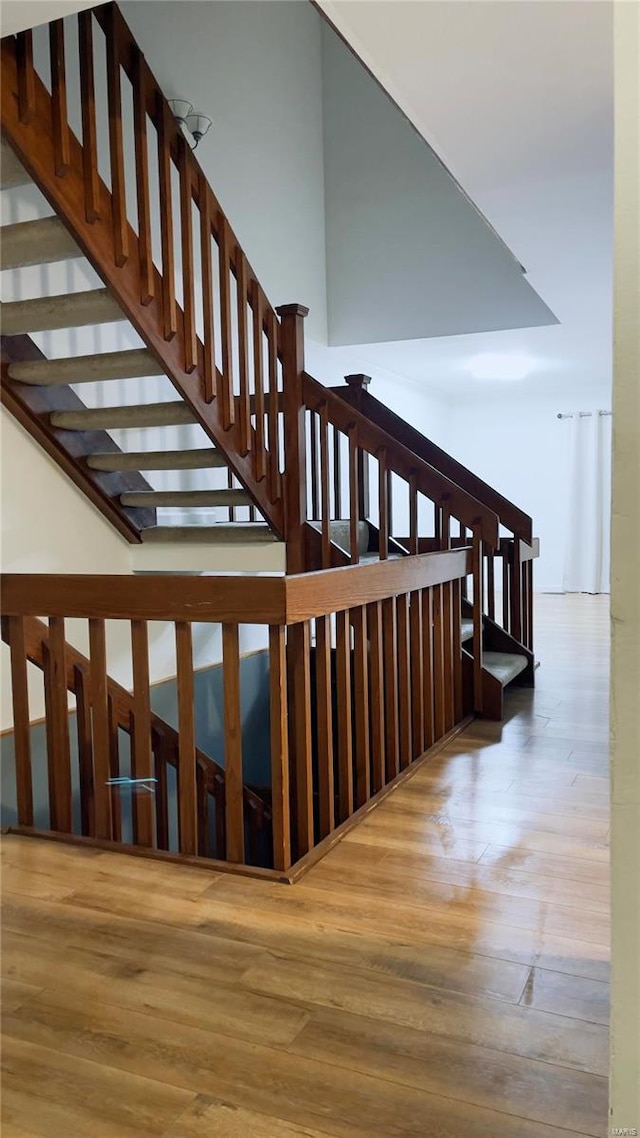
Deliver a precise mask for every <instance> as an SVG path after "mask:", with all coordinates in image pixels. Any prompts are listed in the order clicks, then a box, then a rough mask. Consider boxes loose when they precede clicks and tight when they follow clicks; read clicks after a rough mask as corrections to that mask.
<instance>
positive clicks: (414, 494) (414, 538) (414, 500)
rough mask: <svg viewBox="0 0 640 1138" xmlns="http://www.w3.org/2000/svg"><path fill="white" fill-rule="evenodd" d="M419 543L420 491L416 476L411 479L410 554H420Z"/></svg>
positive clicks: (413, 475)
mask: <svg viewBox="0 0 640 1138" xmlns="http://www.w3.org/2000/svg"><path fill="white" fill-rule="evenodd" d="M419 548H420V547H419V542H418V489H417V479H416V475H415V474H412V475H411V478H410V479H409V553H414V554H415V553H418V552H419Z"/></svg>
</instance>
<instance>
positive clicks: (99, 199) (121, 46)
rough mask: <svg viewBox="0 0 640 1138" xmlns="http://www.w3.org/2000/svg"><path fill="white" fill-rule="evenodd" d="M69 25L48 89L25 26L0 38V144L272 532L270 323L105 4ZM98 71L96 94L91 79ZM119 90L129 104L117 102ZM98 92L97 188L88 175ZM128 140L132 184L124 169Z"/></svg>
mask: <svg viewBox="0 0 640 1138" xmlns="http://www.w3.org/2000/svg"><path fill="white" fill-rule="evenodd" d="M77 27H78V36H77V39H74V40H73V42H72V40H71V37H70V36H68V35H67V29H66V27H65V21H63V20H56V21H54V22H53V23H51V24H50V25H49V28H48V34H49V46H50V60H51V93H50V92H49V90H48V88H47V86H46V85H45V83H44V82H43V79H42V77H41V76H40V75H39V74H38V73H37V70H36V67H35V65H34V52H33V33H32V31H25V32H20V33H19V34H18V35H16V36H8V37H6V38H5V39H3V41H2V133H3V137H5V138H6V139H7V140H8V142H9V143H10V145H11V147H12V148H13V149H14V150H15V152H16V154H17V155H18V157H19V159H20V161H21V163H22V164H23V165H24V166H25V168H26V169H27V171H28V173H29V174H30V175H31V177H32V178H33V180H34V181H35V183H36V184H37V185H38V186H39V188H40V189H41V190H42V191H43V193H44V194H45V196H46V197H47V198H48V200H49V202H50V204H51V206H52V207H53V209H54V210H55V213H56V214H57V216H58V217H59V218H60V219H61V220H62V221H63V222H64V225H65V226H66V227H67V229H68V230H69V231H70V233H71V234H72V236H73V237H74V239H75V240H76V242H77V243H78V245H79V246H80V248H81V250H82V251H83V253H84V254H85V256H86V257H87V258H88V260H89V262H90V263H91V264H92V265H93V267H94V268H95V270H96V271H97V272H98V274H99V275H100V277H101V278H102V280H103V281H104V283H105V285H106V286H107V288H108V290H109V292H110V293H111V295H112V297H113V298H114V299H115V300H116V301H117V304H118V305H119V307H120V309H121V310H122V312H123V314H124V317H126V318H127V319H128V320H129V321H130V322H131V324H132V325H133V326H134V328H135V329H136V331H137V332H138V333H139V335H140V337H141V338H142V340H143V342H144V343H145V345H146V347H147V349H148V350H149V351H150V352H151V353H152V354H153V356H154V357H155V359H156V360H157V362H158V365H159V370H160V371H162V372H163V373H165V374H166V375H167V376H168V377H169V379H170V380H171V381H172V383H173V384H174V386H175V388H176V389H177V391H178V392H179V394H180V396H181V397H182V399H183V400H184V401H185V403H186V404H187V406H188V407H189V408H190V409H191V411H192V412H193V414H194V416H195V420H196V421H197V422H198V423H199V424H200V425H201V426H202V427H203V429H204V430H205V432H206V433H207V435H208V436H209V438H210V439H211V441H212V442H213V443H214V444H215V446H216V447H217V448H218V449H219V450H220V451H221V452H222V453H223V454H224V456H225V457H226V459H227V461H228V464H229V467H230V468H231V470H232V472H233V474H234V475H235V476H236V478H237V479H238V480H239V482H240V483H241V485H242V486H243V487H244V488H245V489H246V491H247V493H248V494H249V496H250V498H251V500H252V501H253V502H254V504H255V506H256V507H257V508H258V510H259V511H260V513H261V514H262V515H263V516H264V518H265V519H266V520H267V522H268V523H269V525H270V527H271V528H272V530H273V532H274V533H275V534H276V535H277V536H278V537H281V538H282V537H284V530H285V508H284V495H283V489H282V472H283V470H284V466H285V460H284V448H283V440H282V439H281V437H280V433H279V425H278V409H279V405H280V403H281V399H282V365H281V362H280V357H281V354H282V353H281V345H280V337H281V328H280V321H279V319H278V316H277V315H276V313H275V311H274V309H273V308H272V307H271V305H270V304H269V301H268V300H267V298H266V296H265V293H264V291H263V289H262V288H261V286H260V283H259V281H258V279H257V277H256V274H255V273H254V271H253V269H252V268H251V265H250V264H249V262H248V260H247V258H246V256H245V254H244V252H243V250H242V248H241V247H240V244H239V242H238V240H237V238H236V236H235V234H234V233H233V230H232V229H231V226H230V225H229V222H228V220H227V218H226V216H225V214H224V213H223V211H222V209H221V207H220V205H219V203H218V201H217V199H216V197H215V195H214V193H213V191H212V189H211V187H210V186H209V184H208V182H207V179H206V177H205V175H204V173H203V171H202V170H201V168H200V166H199V164H198V162H197V160H196V158H195V156H194V154H193V153H192V151H191V150H190V148H189V146H188V144H187V142H186V140H185V138H184V136H183V135H182V133H181V131H180V128H179V126H178V124H177V122H176V120H175V118H174V117H173V115H172V113H171V111H170V108H169V105H168V103H167V101H166V99H165V98H164V95H163V93H162V91H161V89H160V87H159V85H158V83H157V82H156V79H155V78H154V76H153V74H152V72H151V70H150V68H149V66H148V64H147V63H146V61H145V58H144V56H143V54H142V52H141V50H140V48H139V47H138V46H137V44H136V42H135V40H134V38H133V36H132V34H131V32H130V30H129V28H128V26H127V24H126V22H125V20H124V18H123V16H122V14H121V12H120V10H119V9H118V7H117V5H116V4H106V5H103V6H102V7H98V8H95V9H92V10H86V11H83V12H80V13H79V14H78V16H77ZM71 52H73V57H72V56H71ZM98 63H99V64H100V67H101V68H102V67H103V66H104V67H106V74H107V90H106V94H102V93H101V91H100V89H99V86H98V85H97V83H96V80H95V75H96V73H97V70H98V68H97V65H98ZM125 83H126V84H127V85H128V84H130V85H131V99H123V86H124V85H125ZM101 97H103V98H104V99H105V101H106V109H107V113H108V122H109V137H108V152H109V164H110V169H111V185H110V187H108V186H107V185H106V184H105V182H104V181H103V179H102V177H101V175H100V172H99V144H100V138H99V128H98V117H97V112H96V104H97V101H98V100H99V99H100V98H101ZM72 101H78V102H79V103H80V105H81V113H82V139H81V140H80V139H78V138H77V137H76V135H75V134H74V132H73V130H72V129H71V126H70V125H69V114H68V108H69V105H70V103H71V102H72ZM129 119H130V121H128V120H129ZM129 135H130V136H132V137H133V139H134V154H133V156H132V160H133V162H134V165H135V185H134V186H132V185H131V184H130V182H129V181H128V180H127V178H126V168H125V166H126V160H127V157H128V156H127V155H126V154H125V142H124V139H125V137H127V136H129ZM150 146H153V149H154V150H155V151H156V154H157V162H154V163H150V161H149V150H150ZM152 166H153V170H152ZM178 268H180V269H181V273H180V277H181V282H180V281H178V287H176V280H177V272H178ZM180 292H181V294H182V299H181V302H179V299H178V296H179V293H180ZM129 538H130V540H136V536H135V534H134V533H131V534H129Z"/></svg>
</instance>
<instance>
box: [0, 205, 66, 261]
mask: <svg viewBox="0 0 640 1138" xmlns="http://www.w3.org/2000/svg"><path fill="white" fill-rule="evenodd" d="M82 255H83V254H82V250H81V249H80V248H79V247H78V245H77V244H76V242H75V241H74V239H73V237H72V236H71V234H70V233H69V231H68V229H65V227H64V225H63V224H62V222H61V221H60V218H59V217H39V218H36V219H35V220H34V221H18V222H14V223H13V224H12V225H3V226H2V229H1V230H0V268H1V269H21V268H26V267H27V266H29V265H48V264H52V263H53V262H55V261H66V260H69V259H71V258H74V257H82Z"/></svg>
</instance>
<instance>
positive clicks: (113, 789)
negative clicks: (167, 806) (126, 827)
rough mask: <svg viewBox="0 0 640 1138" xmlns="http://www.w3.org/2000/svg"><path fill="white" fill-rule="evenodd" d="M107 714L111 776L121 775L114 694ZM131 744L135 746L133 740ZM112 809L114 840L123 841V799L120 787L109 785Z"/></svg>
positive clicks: (108, 700)
mask: <svg viewBox="0 0 640 1138" xmlns="http://www.w3.org/2000/svg"><path fill="white" fill-rule="evenodd" d="M107 708H108V710H107V715H108V725H109V776H110V777H111V778H112V779H114V778H119V777H120V741H119V736H118V716H117V714H116V707H115V703H114V699H113V696H112V695H109V696H108V697H107ZM131 745H132V746H133V740H132V743H131ZM108 790H109V796H110V800H111V801H110V811H111V834H110V837H111V838H112V839H113V841H114V842H121V841H122V801H121V797H120V793H121V792H120V787H119V786H110V787H108Z"/></svg>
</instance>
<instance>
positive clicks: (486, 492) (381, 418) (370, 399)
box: [331, 385, 533, 545]
mask: <svg viewBox="0 0 640 1138" xmlns="http://www.w3.org/2000/svg"><path fill="white" fill-rule="evenodd" d="M331 390H332V391H333V392H334V394H336V395H338V396H339V397H340V399H342V400H343V401H344V402H345V403H346V404H347V405H348V406H349V407H358V408H360V410H361V411H362V413H363V414H364V415H366V416H367V417H368V418H370V419H371V420H372V422H374V423H376V424H377V425H378V426H379V427H380V428H381V429H382V430H384V431H387V433H388V434H389V435H391V436H392V437H393V438H394V439H396V440H397V441H398V443H401V444H402V445H403V446H405V447H407V449H408V450H410V451H411V452H412V453H413V454H416V455H418V456H419V457H420V458H422V459H424V461H425V462H428V463H429V464H430V465H431V466H433V467H434V468H435V469H436V470H438V471H440V472H441V474H443V475H445V476H446V477H447V478H450V479H451V480H452V482H455V483H456V485H457V486H459V487H460V488H461V489H462V490H466V491H467V493H469V494H472V495H473V497H474V498H476V499H477V500H478V502H481V503H482V505H483V506H485V507H486V508H487V509H489V510H492V511H493V512H494V513H495V514H497V515H498V517H499V519H500V523H501V525H503V526H504V527H505V528H506V529H509V530H511V532H512V533H513V534H515V536H516V537H519V538H521V539H522V541H525V542H527V544H529V545H530V544H531V541H532V537H533V519H532V518H531V517H530V516H529V514H526V513H525V512H524V510H521V509H519V507H518V506H516V505H515V504H514V503H513V502H510V501H509V499H508V498H505V497H504V495H502V494H500V493H498V491H497V490H494V489H493V487H492V486H489V484H488V483H487V482H484V481H483V480H482V478H478V476H477V474H474V473H473V471H471V470H469V469H468V468H467V467H466V466H463V464H462V463H461V462H458V461H457V459H455V458H452V456H451V455H450V454H447V452H446V451H444V450H442V449H441V448H440V447H439V446H436V444H435V443H433V442H431V440H430V439H428V438H426V437H425V435H423V434H422V433H421V432H420V431H418V430H416V428H415V427H413V426H412V425H411V424H410V423H407V422H405V420H404V419H401V418H400V416H399V415H396V414H395V412H394V411H392V410H391V409H390V408H389V407H387V406H386V405H385V404H384V403H381V402H380V400H379V399H376V398H375V396H373V395H371V394H370V393H369V391H367V390H365V389H364V387H358V386H355V385H348V386H346V387H337V388H332V389H331Z"/></svg>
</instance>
